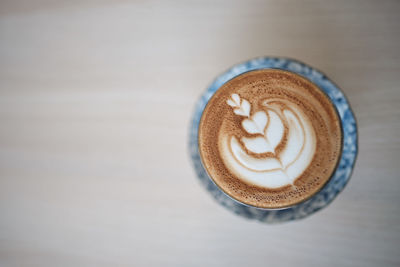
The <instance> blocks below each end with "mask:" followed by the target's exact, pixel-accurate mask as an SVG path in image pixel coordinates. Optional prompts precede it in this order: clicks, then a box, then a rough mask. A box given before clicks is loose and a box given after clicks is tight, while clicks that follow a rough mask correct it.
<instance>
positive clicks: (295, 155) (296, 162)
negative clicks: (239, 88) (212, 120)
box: [218, 94, 316, 188]
mask: <svg viewBox="0 0 400 267" xmlns="http://www.w3.org/2000/svg"><path fill="white" fill-rule="evenodd" d="M227 104H228V105H229V106H231V107H232V108H233V112H234V113H235V114H236V115H238V116H241V117H243V120H242V123H241V125H242V128H243V130H244V131H246V132H247V133H248V134H250V135H252V137H244V136H232V135H229V134H227V133H220V134H219V137H218V138H219V140H220V142H219V143H220V151H221V154H222V155H221V158H222V159H223V161H224V163H225V165H226V166H227V168H228V169H229V170H230V171H232V172H233V173H234V174H235V175H236V176H237V177H238V178H240V179H242V180H244V181H247V182H250V183H252V184H255V185H258V186H261V187H267V188H278V187H282V186H286V185H290V184H293V183H294V181H295V180H296V179H297V178H299V177H300V176H301V174H302V173H303V172H304V171H305V170H306V169H307V167H308V166H309V164H310V163H311V162H312V159H313V156H314V154H315V149H316V135H315V131H314V128H313V127H312V124H311V122H310V121H309V120H308V118H307V116H306V115H305V114H304V113H303V112H302V111H301V110H300V109H299V108H298V107H297V106H296V104H294V103H291V102H289V101H288V100H286V99H280V98H273V99H268V100H264V101H263V102H262V110H258V111H255V112H253V113H251V105H250V103H249V102H248V101H247V100H246V99H243V98H241V97H240V96H239V95H238V94H232V95H231V98H230V99H228V100H227ZM239 140H240V141H239ZM284 140H286V142H283V141H284ZM279 144H282V145H283V147H281V148H280V149H279V151H277V147H278V145H279ZM248 152H249V153H248ZM263 153H267V154H263ZM257 154H261V155H260V156H259V157H256V156H255V155H257Z"/></svg>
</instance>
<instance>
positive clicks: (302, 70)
mask: <svg viewBox="0 0 400 267" xmlns="http://www.w3.org/2000/svg"><path fill="white" fill-rule="evenodd" d="M257 69H281V70H286V71H290V72H293V73H296V74H298V75H300V76H302V77H304V78H306V79H308V80H310V81H311V82H313V83H314V84H315V85H317V86H318V87H319V88H320V89H321V90H322V91H323V92H325V93H326V95H327V96H328V97H329V98H330V100H331V101H332V103H333V105H334V106H335V107H336V110H337V112H338V114H339V118H340V121H341V125H342V133H343V144H342V154H341V157H340V159H339V164H338V165H337V167H336V170H335V171H334V173H333V175H332V177H331V178H330V180H329V181H328V182H327V183H326V184H325V186H324V187H323V188H322V189H321V190H320V191H319V192H318V193H316V194H314V195H313V196H312V197H311V198H309V199H308V200H305V201H303V202H300V203H298V204H296V205H294V206H291V207H287V208H283V209H262V208H257V207H253V206H248V205H246V204H244V203H241V202H239V201H237V200H235V199H233V198H231V197H230V196H228V195H227V194H225V193H224V192H223V191H222V190H221V189H220V188H219V187H218V186H217V185H216V184H215V183H214V182H213V180H212V179H211V178H210V177H209V176H208V174H207V172H206V170H205V168H204V166H203V164H202V161H201V157H200V153H199V147H198V129H199V124H200V119H201V116H202V113H203V110H204V108H205V106H206V105H207V103H208V101H209V100H210V99H211V97H212V96H213V94H214V93H215V92H216V91H217V90H218V89H219V88H220V87H221V86H222V85H223V84H224V83H226V82H227V81H229V80H231V79H232V78H234V77H236V76H238V75H240V74H242V73H245V72H248V71H252V70H257ZM189 149H190V155H191V158H192V162H193V165H194V168H195V171H196V174H197V176H198V178H199V179H200V181H201V182H202V184H203V185H204V187H205V188H206V190H207V191H208V192H209V193H210V194H211V195H212V196H213V197H214V199H216V200H217V202H218V203H220V204H221V205H222V206H224V207H226V208H228V209H229V210H230V211H232V212H234V213H236V214H238V215H241V216H243V217H246V218H249V219H256V220H259V221H262V222H267V223H279V222H285V221H291V220H296V219H301V218H304V217H306V216H309V215H311V214H313V213H315V212H316V211H318V210H320V209H322V208H324V207H326V206H327V205H328V204H329V203H330V202H331V201H332V200H333V199H334V198H335V197H336V196H337V195H338V194H339V193H340V192H341V191H342V190H343V188H344V187H345V185H346V184H347V182H348V180H349V179H350V176H351V173H352V169H353V167H354V163H355V159H356V155H357V127H356V121H355V118H354V115H353V113H352V111H351V109H350V106H349V104H348V102H347V99H346V98H345V96H344V95H343V93H342V92H341V90H340V89H339V88H338V87H337V86H336V85H335V84H334V83H333V82H332V81H330V80H329V79H328V78H327V77H326V76H325V75H324V74H322V73H321V72H319V71H318V70H316V69H314V68H312V67H310V66H308V65H306V64H304V63H301V62H299V61H296V60H293V59H288V58H273V57H263V58H257V59H253V60H249V61H247V62H244V63H241V64H238V65H236V66H234V67H232V68H231V69H229V70H228V71H226V72H225V73H223V74H221V75H220V76H218V77H217V78H216V79H215V80H214V82H213V83H212V84H211V85H210V86H209V87H208V89H207V90H206V91H205V92H204V93H203V95H202V96H201V97H200V99H199V100H198V102H197V104H196V107H195V111H194V114H193V117H192V121H191V125H190V134H189Z"/></svg>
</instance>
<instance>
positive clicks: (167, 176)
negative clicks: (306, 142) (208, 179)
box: [0, 0, 400, 267]
mask: <svg viewBox="0 0 400 267" xmlns="http://www.w3.org/2000/svg"><path fill="white" fill-rule="evenodd" d="M399 13H400V2H399V1H372V0H371V1H324V2H322V1H285V0H284V1H280V0H279V1H278V0H276V1H225V2H220V1H199V2H188V1H169V2H168V1H136V2H130V1H123V0H120V1H105V0H101V1H90V0H85V1H64V2H62V1H58V2H54V1H49V0H41V1H30V0H23V1H12V0H6V1H1V3H0V213H1V215H0V266H252V267H255V266H363V267H365V266H399V265H400V256H399V255H400V254H399V249H400V205H399V204H400V161H399V158H400V138H399V132H400V104H399V102H400V87H399V86H400V63H399V62H400V52H399V51H400V15H399ZM263 55H274V56H288V57H293V58H297V59H299V60H302V61H304V62H306V63H308V64H310V65H312V66H314V67H316V68H318V69H320V70H322V71H323V72H325V73H326V74H328V76H329V77H330V78H331V79H332V80H334V81H335V82H336V83H337V84H338V85H339V86H340V87H341V88H342V89H343V91H344V92H345V93H346V95H347V96H348V99H349V101H350V103H351V104H352V107H353V110H354V112H355V114H356V117H357V119H358V127H359V146H360V151H359V156H358V160H357V163H356V168H355V171H354V174H353V177H352V179H351V180H350V182H349V184H348V186H347V187H346V188H345V190H344V191H343V192H342V193H341V194H340V195H339V197H338V198H337V199H336V200H335V201H334V202H333V203H332V204H331V205H330V206H329V207H328V208H326V209H324V210H323V211H321V212H319V213H317V214H315V215H313V216H311V217H309V218H307V219H304V220H301V221H298V222H292V223H287V224H282V225H274V226H270V225H265V224H261V223H257V222H254V221H247V220H245V219H243V218H241V217H237V216H235V215H234V214H231V213H230V212H229V211H227V210H225V209H224V208H222V207H220V206H219V205H217V204H216V203H215V202H214V201H213V199H212V198H211V197H210V196H209V195H208V194H207V193H206V191H205V190H204V189H203V188H202V187H201V186H200V183H199V182H198V180H197V179H196V177H195V174H194V171H193V170H192V167H191V163H190V160H189V157H188V153H187V137H188V125H189V120H190V117H191V112H192V110H193V105H194V103H195V101H196V99H197V97H198V96H199V95H200V94H201V92H202V91H203V90H204V88H205V87H206V86H207V85H208V84H209V83H210V82H211V80H212V79H213V78H214V77H215V76H216V75H217V74H219V73H221V72H222V71H224V70H226V69H227V68H228V67H230V66H232V65H233V64H236V63H238V62H241V61H244V60H247V59H249V58H254V57H256V56H263Z"/></svg>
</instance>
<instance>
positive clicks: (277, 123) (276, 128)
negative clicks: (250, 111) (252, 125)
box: [265, 110, 285, 151]
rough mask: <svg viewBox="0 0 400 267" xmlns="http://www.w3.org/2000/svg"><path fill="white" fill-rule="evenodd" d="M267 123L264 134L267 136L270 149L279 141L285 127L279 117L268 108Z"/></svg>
mask: <svg viewBox="0 0 400 267" xmlns="http://www.w3.org/2000/svg"><path fill="white" fill-rule="evenodd" d="M268 115H269V124H268V127H267V129H265V136H266V137H267V139H268V141H269V143H270V145H271V147H272V149H273V150H274V151H275V148H276V147H277V146H278V144H279V143H280V142H281V140H282V137H283V133H284V131H285V128H284V126H283V123H282V120H281V118H280V117H279V116H278V114H276V112H275V111H273V110H268Z"/></svg>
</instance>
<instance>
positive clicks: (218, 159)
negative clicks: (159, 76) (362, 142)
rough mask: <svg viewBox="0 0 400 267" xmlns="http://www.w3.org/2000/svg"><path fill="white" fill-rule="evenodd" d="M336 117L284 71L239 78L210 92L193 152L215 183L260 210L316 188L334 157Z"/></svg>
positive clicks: (317, 94)
mask: <svg viewBox="0 0 400 267" xmlns="http://www.w3.org/2000/svg"><path fill="white" fill-rule="evenodd" d="M341 146H342V131H341V124H340V119H339V116H338V114H337V112H336V109H335V107H334V106H333V104H332V103H331V101H330V100H329V98H328V97H327V96H326V95H325V94H324V93H323V92H322V91H321V90H320V89H319V88H318V87H317V86H316V85H314V84H313V83H312V82H310V81H308V80H307V79H305V78H303V77H301V76H299V75H297V74H294V73H291V72H288V71H283V70H276V69H263V70H255V71H250V72H247V73H244V74H242V75H239V76H237V77H235V78H233V79H232V80H230V81H228V82H227V83H225V84H224V85H222V86H221V88H219V89H218V91H217V92H216V93H215V94H214V95H213V96H212V98H211V99H210V101H209V102H208V104H207V106H206V108H205V109H204V111H203V115H202V118H201V120H200V126H199V151H200V155H201V159H202V162H203V165H204V167H205V169H206V170H207V172H208V174H209V176H210V177H211V179H212V180H213V181H214V182H215V184H216V185H217V186H218V187H219V188H221V190H223V191H224V192H225V193H226V194H228V195H229V196H231V197H232V198H234V199H236V200H238V201H240V202H242V203H245V204H248V205H252V206H255V207H260V208H284V207H288V206H291V205H294V204H297V203H299V202H301V201H304V200H306V199H308V198H310V197H311V196H313V195H314V194H315V193H317V192H318V191H319V190H320V189H321V188H322V187H323V186H324V185H325V184H326V183H327V182H328V181H329V179H330V177H331V176H332V174H333V172H334V170H335V168H336V165H337V164H338V160H339V157H340V154H341Z"/></svg>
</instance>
